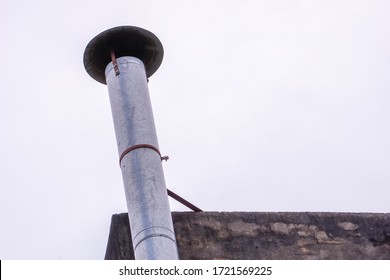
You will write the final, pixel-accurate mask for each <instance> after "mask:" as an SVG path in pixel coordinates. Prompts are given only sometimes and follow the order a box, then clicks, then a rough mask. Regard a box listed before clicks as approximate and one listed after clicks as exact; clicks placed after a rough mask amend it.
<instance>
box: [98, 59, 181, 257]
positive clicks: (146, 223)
mask: <svg viewBox="0 0 390 280" xmlns="http://www.w3.org/2000/svg"><path fill="white" fill-rule="evenodd" d="M116 62H117V67H118V68H119V69H118V70H119V71H120V73H121V74H120V75H119V76H117V75H116V70H115V65H114V63H113V62H110V63H109V64H108V65H107V67H106V70H105V75H106V82H107V86H108V92H109V96H110V102H111V109H112V115H113V120H114V128H115V134H116V139H117V145H118V153H119V155H120V157H121V159H120V165H121V169H122V177H123V183H124V187H125V193H126V201H127V206H128V209H129V211H128V212H129V220H130V227H131V234H132V239H133V246H134V255H135V259H137V260H141V259H172V260H174V259H178V253H177V247H176V239H175V234H174V231H173V223H172V216H171V212H170V208H169V202H168V196H167V189H166V186H165V179H164V174H163V169H162V163H161V155H160V153H159V152H158V142H157V135H156V129H155V124H154V119H153V113H152V107H151V102H150V97H149V91H148V84H147V78H146V73H145V68H144V64H143V62H142V61H141V60H140V59H138V58H136V57H131V56H123V57H119V58H117V59H116ZM151 147H153V148H151Z"/></svg>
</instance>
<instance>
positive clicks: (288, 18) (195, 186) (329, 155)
mask: <svg viewBox="0 0 390 280" xmlns="http://www.w3.org/2000/svg"><path fill="white" fill-rule="evenodd" d="M389 14H390V2H389V1H387V0H384V1H379V0H378V1H375V0H369V1H368V0H367V1H359V0H350V1H346V0H344V1H342V0H338V1H332V0H327V1H316V0H301V1H293V0H279V1H277V0H243V1H229V0H225V1H222V0H218V1H217V0H214V1H209V0H196V1H195V0H194V1H183V0H181V1H179V0H177V1H132V0H116V1H108V0H106V1H97V0H87V1H74V0H67V1H45V0H35V1H27V0H24V1H22V0H21V1H17V0H14V1H2V2H1V4H0V34H1V37H2V39H1V44H0V53H1V54H2V67H1V69H0V75H1V76H0V77H1V83H0V94H1V102H0V132H1V145H0V154H1V157H0V167H1V176H0V223H1V224H0V225H1V230H0V259H102V258H103V257H104V253H105V247H106V244H107V239H108V232H109V226H110V219H111V215H112V214H114V213H122V212H126V211H127V208H126V202H125V195H124V190H123V185H122V178H121V171H120V168H119V165H118V154H117V147H116V141H115V134H114V128H113V122H112V116H111V109H110V104H109V99H108V93H107V88H106V86H104V85H102V84H99V83H97V82H96V81H95V80H93V79H92V78H91V77H90V76H89V75H88V74H87V73H86V71H85V69H84V66H83V53H84V49H85V47H86V45H87V44H88V42H89V41H90V40H91V39H92V38H93V37H94V36H96V35H97V34H99V33H100V32H102V31H104V30H106V29H108V28H111V27H115V26H119V25H134V26H139V27H142V28H145V29H147V30H149V31H151V32H153V33H154V34H155V35H156V36H157V37H158V38H159V39H160V40H161V42H162V44H163V46H164V50H165V56H164V60H163V63H162V65H161V67H160V68H159V70H158V71H157V72H156V73H155V74H154V75H153V76H152V77H151V78H150V82H149V91H150V94H151V99H152V104H153V110H154V117H155V122H156V126H157V134H158V137H159V144H160V150H161V152H162V154H163V155H168V156H169V157H170V160H169V161H168V162H166V163H165V162H164V163H163V166H164V172H165V178H166V184H167V186H168V188H170V189H171V190H172V191H175V192H177V193H178V194H180V195H181V196H183V197H185V198H186V199H188V200H190V201H191V202H193V203H194V204H195V205H197V206H198V207H200V208H202V209H204V210H206V211H332V212H340V211H343V212H345V211H347V212H389V211H390V202H389V197H390V190H389V184H390V172H389V167H390V146H389V143H390V132H389V120H390V95H389V91H390V78H389V74H390V54H389V50H390V16H389ZM170 203H171V209H172V210H173V211H183V210H186V208H185V207H183V206H181V205H179V204H177V203H176V202H174V201H172V200H170Z"/></svg>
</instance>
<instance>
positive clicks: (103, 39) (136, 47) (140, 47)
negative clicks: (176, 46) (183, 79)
mask: <svg viewBox="0 0 390 280" xmlns="http://www.w3.org/2000/svg"><path fill="white" fill-rule="evenodd" d="M112 51H113V52H114V53H115V56H116V57H121V56H133V57H137V58H139V59H140V60H142V62H143V63H144V65H145V71H146V76H147V77H148V78H149V77H150V76H152V75H153V74H154V72H156V71H157V69H158V68H159V67H160V65H161V62H162V60H163V56H164V48H163V46H162V44H161V42H160V40H159V39H158V38H157V37H156V35H154V34H153V33H152V32H150V31H148V30H145V29H142V28H140V27H135V26H118V27H114V28H110V29H108V30H106V31H103V32H102V33H100V34H99V35H97V36H96V37H95V38H93V39H92V40H91V41H90V42H89V43H88V45H87V47H86V48H85V51H84V67H85V70H87V72H88V74H89V75H90V76H91V77H92V78H94V79H95V80H96V81H98V82H100V83H102V84H107V83H106V76H105V68H106V66H107V65H108V63H110V62H111V52H112Z"/></svg>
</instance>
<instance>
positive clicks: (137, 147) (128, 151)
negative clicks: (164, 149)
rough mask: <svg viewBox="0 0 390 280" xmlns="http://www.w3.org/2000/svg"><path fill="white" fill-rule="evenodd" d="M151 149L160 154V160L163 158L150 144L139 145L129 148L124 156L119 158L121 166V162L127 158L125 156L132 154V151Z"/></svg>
mask: <svg viewBox="0 0 390 280" xmlns="http://www.w3.org/2000/svg"><path fill="white" fill-rule="evenodd" d="M142 148H144V149H151V150H153V151H155V152H156V153H158V154H159V156H160V158H161V153H160V151H159V150H158V149H157V148H156V147H155V146H153V145H149V144H138V145H134V146H131V147H130V148H127V149H126V150H125V151H124V152H123V153H122V154H121V156H120V157H119V165H121V162H122V159H123V158H124V157H125V155H127V154H128V153H130V152H131V151H134V150H137V149H142Z"/></svg>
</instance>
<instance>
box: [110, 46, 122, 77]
mask: <svg viewBox="0 0 390 280" xmlns="http://www.w3.org/2000/svg"><path fill="white" fill-rule="evenodd" d="M110 55H111V62H112V64H113V65H114V70H115V75H117V76H118V75H119V74H120V72H119V68H118V63H117V62H116V57H115V53H114V51H111V53H110Z"/></svg>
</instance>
